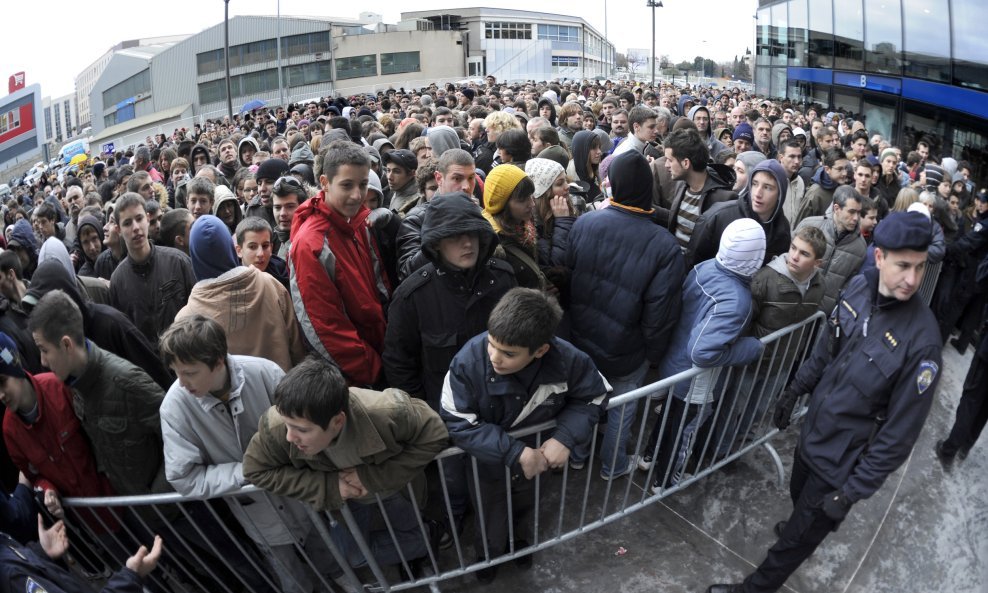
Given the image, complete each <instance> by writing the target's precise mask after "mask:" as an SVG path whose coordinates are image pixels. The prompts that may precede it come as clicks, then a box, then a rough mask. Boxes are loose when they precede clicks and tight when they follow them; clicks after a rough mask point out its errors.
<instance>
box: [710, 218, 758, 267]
mask: <svg viewBox="0 0 988 593" xmlns="http://www.w3.org/2000/svg"><path fill="white" fill-rule="evenodd" d="M764 260H765V231H764V230H763V229H762V225H760V224H758V223H757V222H755V221H754V220H752V219H750V218H739V219H738V220H735V221H734V222H732V223H731V224H729V225H727V228H726V229H724V234H723V235H721V236H720V249H719V250H718V251H717V261H718V262H720V265H722V266H724V267H725V268H727V269H728V270H730V271H732V272H734V273H735V274H739V275H741V276H745V277H747V278H750V277H751V276H754V275H755V272H757V271H758V270H759V268H761V267H762V263H763V262H764Z"/></svg>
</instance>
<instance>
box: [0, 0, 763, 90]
mask: <svg viewBox="0 0 988 593" xmlns="http://www.w3.org/2000/svg"><path fill="white" fill-rule="evenodd" d="M52 4H54V3H52ZM663 4H664V7H663V8H657V9H656V10H655V14H656V54H657V55H660V56H661V55H669V56H670V58H672V60H673V61H674V62H678V61H681V60H683V59H689V60H692V59H693V58H694V57H695V56H697V55H703V56H704V57H710V58H713V59H714V60H716V61H718V62H719V61H724V60H733V59H734V56H735V55H738V56H739V57H740V55H741V54H743V53H744V51H745V49H747V48H749V47H751V46H752V43H753V40H754V22H755V21H754V19H753V18H752V16H753V15H754V14H755V10H756V7H757V4H758V3H757V0H663ZM347 6H351V7H353V8H352V10H353V12H352V13H348V12H347V10H348V8H347ZM465 6H497V7H499V8H512V9H531V8H532V2H531V1H524V0H497V2H466V1H464V0H421V3H420V2H418V1H416V2H409V1H407V0H405V1H401V2H399V1H397V0H376V1H375V2H373V3H366V4H363V3H358V4H349V5H348V4H344V3H336V2H332V3H330V2H313V1H312V0H281V14H282V15H319V16H335V17H342V18H357V15H358V14H359V12H360V11H361V10H372V11H374V12H378V13H380V14H383V15H384V22H386V23H396V22H398V20H399V18H400V15H401V12H402V11H410V10H412V9H418V10H432V9H440V8H456V7H465ZM604 6H605V4H604V2H597V1H587V0H578V1H577V2H573V1H560V0H546V1H544V2H541V3H539V5H538V8H539V10H542V11H545V12H551V13H557V14H573V13H574V12H576V14H578V15H579V16H582V17H583V18H585V19H586V20H587V21H588V22H589V23H590V24H591V25H593V26H594V27H595V28H596V29H597V30H598V31H600V32H602V33H603V32H604ZM606 6H607V31H606V32H607V36H608V38H609V39H610V40H611V42H612V43H614V45H615V47H616V48H617V50H618V51H619V52H621V53H625V52H626V51H627V50H628V48H642V49H650V48H651V45H652V27H651V12H652V9H650V8H648V7H647V6H646V0H608V1H607V2H606ZM277 7H278V2H277V0H231V1H230V16H231V17H232V16H235V15H240V14H250V15H274V14H275V13H276V12H277V9H278V8H277ZM3 13H4V22H5V24H6V26H5V27H4V29H5V30H4V33H3V35H0V55H2V56H3V64H4V66H5V68H6V69H7V70H8V71H6V72H0V78H2V80H6V79H7V78H8V77H9V76H10V75H11V74H14V73H15V72H20V71H24V72H26V74H27V84H34V83H40V84H41V93H42V95H44V96H51V97H58V96H61V95H65V94H68V93H71V92H74V90H75V86H74V85H75V83H74V79H75V76H76V75H78V74H79V73H80V72H81V71H82V70H83V69H84V68H85V67H86V66H88V65H89V64H91V63H92V62H94V61H95V60H96V59H97V58H99V57H100V56H101V55H102V54H103V53H104V52H105V51H106V50H108V49H109V48H110V47H112V46H113V45H115V44H117V43H119V42H120V41H123V40H125V39H137V38H142V37H156V36H162V35H176V34H182V33H198V32H199V31H202V30H203V29H206V28H207V27H210V26H212V25H215V24H216V23H220V22H222V21H223V1H222V0H202V1H193V0H172V1H171V2H155V1H150V2H147V1H141V2H130V3H127V2H124V3H117V2H108V3H104V2H96V3H89V4H77V5H75V6H74V7H72V8H68V7H66V8H64V9H63V8H61V7H58V8H56V6H53V5H51V4H49V3H45V2H40V3H34V2H18V1H14V2H4V8H3ZM189 75H190V76H192V75H194V73H191V72H190V73H189ZM2 94H6V90H5V88H4V89H0V95H2Z"/></svg>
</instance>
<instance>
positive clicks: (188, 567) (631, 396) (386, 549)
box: [63, 313, 825, 593]
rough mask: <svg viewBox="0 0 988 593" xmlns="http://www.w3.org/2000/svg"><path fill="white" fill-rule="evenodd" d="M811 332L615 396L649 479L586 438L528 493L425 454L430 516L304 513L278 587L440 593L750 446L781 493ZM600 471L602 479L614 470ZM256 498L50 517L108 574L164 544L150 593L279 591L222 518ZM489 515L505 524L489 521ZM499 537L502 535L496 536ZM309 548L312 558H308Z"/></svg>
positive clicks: (674, 488)
mask: <svg viewBox="0 0 988 593" xmlns="http://www.w3.org/2000/svg"><path fill="white" fill-rule="evenodd" d="M824 320H825V316H824V315H823V314H822V313H817V314H815V315H813V316H812V317H811V318H809V319H807V320H806V321H804V322H802V323H799V324H795V325H792V326H790V327H787V328H784V329H782V330H779V331H777V332H775V333H773V334H771V335H769V336H766V337H765V338H763V339H762V342H763V344H764V345H765V350H764V354H763V356H762V357H761V358H760V359H759V360H758V361H756V362H755V363H752V364H750V365H748V366H746V367H732V368H726V367H725V368H716V369H699V368H693V369H690V370H688V371H685V372H682V373H679V374H678V375H675V376H673V377H669V378H666V379H663V380H661V381H658V382H656V383H653V384H650V385H647V386H645V387H642V388H640V389H637V390H635V391H633V392H630V393H626V394H624V395H620V396H617V397H614V398H613V399H612V400H611V401H610V403H609V409H614V408H622V411H623V409H624V407H625V406H634V407H635V408H637V414H638V416H637V420H636V421H635V424H634V425H633V426H632V431H633V434H632V436H631V438H630V443H633V444H634V450H635V451H636V452H637V453H638V454H646V453H651V454H652V456H653V458H654V461H655V463H653V465H652V466H651V467H650V468H649V470H648V471H640V470H635V471H633V472H632V474H631V475H630V476H624V477H620V478H615V479H612V480H604V479H602V477H601V476H599V475H598V467H599V462H600V459H598V457H599V456H598V455H597V454H596V452H597V448H598V434H597V432H596V431H595V432H594V435H593V438H592V441H591V446H590V458H589V460H588V462H587V464H586V467H585V468H584V469H582V470H573V469H571V468H569V467H564V468H563V469H562V470H557V471H553V470H550V471H548V472H546V473H543V474H541V475H539V476H537V477H535V478H534V479H533V480H531V481H526V480H525V479H524V478H523V477H521V478H519V477H517V476H514V477H513V476H512V475H511V470H510V469H509V468H503V472H504V474H503V476H499V475H494V476H492V475H491V472H490V466H484V467H486V471H485V469H484V467H482V464H479V463H478V461H477V460H476V459H474V458H471V457H468V456H465V454H464V453H463V452H462V451H461V450H459V449H456V448H450V449H447V450H446V451H444V452H442V453H441V454H440V455H438V456H437V458H436V461H435V467H430V468H427V471H426V474H427V477H428V479H429V481H430V488H431V496H430V497H429V498H430V503H429V504H426V505H424V506H423V505H420V504H419V503H418V502H417V501H416V498H415V495H414V493H413V490H412V487H411V485H408V486H407V487H406V489H407V492H405V493H404V495H405V496H402V497H401V500H397V499H394V498H393V497H388V498H382V497H381V496H380V495H378V496H376V501H375V502H374V503H372V504H369V505H361V504H356V503H354V502H353V501H351V502H349V503H348V504H347V505H346V506H344V507H343V508H341V509H339V510H338V511H331V512H324V513H319V512H316V511H314V510H313V509H312V508H309V507H306V513H307V515H308V517H307V518H308V519H309V522H310V524H311V525H310V527H311V529H310V532H309V534H308V536H307V537H304V536H305V534H302V533H294V534H293V535H294V536H295V541H294V543H293V544H292V545H293V546H294V552H295V556H294V557H293V559H294V560H297V561H298V564H297V566H301V567H302V568H301V569H298V568H296V572H295V573H293V574H292V575H291V578H292V579H294V580H295V582H296V583H297V584H298V585H299V587H298V589H297V590H299V591H301V590H307V589H304V588H305V587H306V586H309V587H310V588H311V584H318V585H321V587H320V590H326V591H328V590H336V591H340V590H343V591H385V592H388V591H405V590H408V589H412V588H416V587H428V588H429V589H430V590H432V591H439V585H440V584H441V583H442V582H444V581H447V580H450V579H454V578H457V577H461V576H464V575H466V574H468V573H472V572H475V571H478V570H481V569H487V568H492V567H494V566H495V565H500V564H503V563H505V562H508V561H511V560H515V561H519V563H524V562H525V561H526V560H528V559H527V558H526V556H528V555H530V554H532V553H534V552H537V551H540V550H545V549H547V548H549V547H552V546H554V545H557V544H559V543H562V542H565V541H568V540H571V539H574V538H577V537H580V536H581V535H582V534H584V533H586V532H587V531H590V530H593V529H596V528H598V527H601V526H603V525H607V524H608V523H612V522H614V521H617V520H619V519H621V518H622V517H625V516H627V515H630V514H632V513H634V512H636V511H638V510H639V509H642V508H644V507H646V506H649V505H651V504H654V503H656V502H658V501H660V500H662V499H664V498H666V497H668V496H670V495H672V494H674V493H676V492H678V491H680V490H682V489H684V488H687V487H689V486H690V485H692V484H694V483H696V482H698V481H700V480H703V479H704V478H706V477H707V476H709V475H710V474H711V473H713V472H715V471H717V470H718V469H720V468H721V467H723V466H724V465H726V464H729V463H732V462H733V461H735V460H737V459H738V458H740V457H741V456H742V455H745V454H747V453H750V452H751V451H753V450H754V449H756V448H759V447H760V448H763V449H764V450H765V451H767V453H768V454H769V455H770V458H771V459H772V460H773V463H774V465H775V467H776V470H777V475H778V480H779V487H780V488H781V487H783V485H784V468H783V465H782V461H781V459H780V458H779V455H778V453H777V452H776V451H775V449H774V448H773V447H772V445H771V443H770V440H771V439H772V438H773V437H774V436H775V435H776V434H777V433H778V430H777V429H775V427H774V426H773V424H772V415H773V410H774V404H775V402H776V400H777V398H778V396H779V393H780V392H781V391H782V389H783V388H784V386H785V385H786V384H787V383H788V380H789V378H790V377H791V376H792V374H793V373H794V372H795V370H796V369H797V368H798V367H799V365H800V364H801V363H802V362H803V361H804V360H805V358H806V357H807V356H808V352H809V349H810V346H811V342H813V341H814V340H815V338H814V336H817V335H819V333H820V331H819V330H820V329H821V328H822V327H823V325H824ZM677 384H679V387H680V388H682V387H683V386H684V385H687V384H688V386H689V389H690V393H692V394H694V395H698V396H699V397H698V401H704V402H706V403H701V404H698V405H695V406H692V407H691V411H692V412H693V414H692V418H697V417H700V418H706V421H705V422H703V423H702V428H701V429H700V430H699V431H698V432H696V433H694V434H693V436H692V437H691V438H687V439H684V438H683V436H684V434H688V433H687V431H686V430H685V429H686V427H687V426H689V425H690V424H691V423H690V420H691V419H692V418H687V415H686V414H683V415H681V416H680V415H677V414H676V413H675V412H672V409H673V408H674V407H680V406H678V405H677V406H674V405H671V404H672V402H671V401H670V398H672V397H676V395H674V394H673V393H672V391H671V390H672V389H673V388H674V387H675V386H677ZM803 413H805V409H798V411H797V413H796V416H801V415H802V414H803ZM553 428H554V424H553V423H551V422H550V423H545V424H542V425H539V426H532V427H528V428H526V429H525V430H522V431H518V432H513V433H512V434H513V435H514V436H516V437H518V438H524V439H526V440H527V441H528V442H529V443H530V445H531V446H534V447H538V446H539V445H540V444H541V443H542V441H543V440H545V439H547V438H549V437H551V434H552V430H553ZM652 430H655V431H657V436H658V438H657V439H656V444H655V445H654V446H653V447H652V448H651V450H649V448H648V446H647V443H648V436H649V435H650V431H652ZM670 431H674V433H675V435H676V436H675V438H674V439H671V440H670V439H666V436H667V435H671V434H673V432H670ZM619 436H620V435H619ZM619 442H620V439H619ZM663 442H666V443H672V444H673V445H674V449H673V451H674V452H675V453H674V454H671V455H665V456H663V457H662V458H660V457H659V455H658V453H659V449H660V448H661V447H662V445H663ZM615 456H616V453H615ZM666 457H667V458H666ZM595 462H596V463H595ZM609 465H610V466H611V467H613V465H614V459H613V458H612V460H611V463H610V464H609ZM457 466H458V467H460V468H461V469H465V470H466V475H467V479H468V480H469V482H470V483H469V484H468V485H467V486H468V488H467V489H466V490H468V491H469V494H468V498H467V497H466V496H467V495H464V492H465V491H466V490H464V485H463V484H462V483H460V482H458V481H457V480H456V479H455V476H456V475H457V473H456V471H457V470H456V467H457ZM451 468H452V471H450V470H451ZM499 471H501V470H500V469H497V470H495V472H494V473H495V474H497V473H498V472H499ZM447 476H453V478H452V479H447ZM653 483H657V484H658V485H657V487H656V488H655V489H654V491H653V490H652V489H651V488H650V487H649V485H651V484H653ZM259 492H261V491H260V490H258V489H257V488H255V487H252V486H250V487H246V488H244V489H243V490H242V491H240V492H238V493H237V494H233V495H228V496H224V497H222V499H212V500H206V501H196V500H192V499H189V498H186V497H183V496H181V495H178V494H169V495H153V496H131V497H115V498H86V499H82V498H75V499H66V500H65V501H64V503H63V506H64V507H65V509H66V523H67V525H68V526H69V527H70V529H71V531H72V532H73V545H74V546H76V547H78V546H79V545H80V542H82V545H83V546H89V547H90V553H89V555H93V556H97V557H100V558H102V562H103V563H104V564H105V566H106V567H108V568H109V569H110V570H116V569H118V568H119V567H120V566H122V565H123V563H124V561H125V560H126V558H127V557H128V556H129V555H131V554H133V553H134V551H135V550H136V548H137V545H138V544H136V543H134V542H137V541H138V540H140V541H143V542H147V541H149V539H150V535H149V534H150V533H160V534H161V535H162V536H163V537H164V538H165V539H166V542H165V546H166V547H165V553H164V555H163V559H162V562H161V563H160V564H159V568H158V569H157V570H155V572H154V573H152V575H151V576H150V577H149V579H150V582H149V583H148V587H147V588H148V590H150V591H155V592H158V591H160V592H169V593H184V592H198V591H207V590H208V591H217V592H224V593H237V592H239V591H251V592H260V591H283V590H291V587H286V586H285V585H284V584H283V582H284V581H283V582H282V584H281V585H279V581H278V578H277V577H276V576H274V574H275V573H274V571H273V570H272V567H273V566H275V565H276V564H278V563H279V562H281V560H279V557H277V555H275V554H274V553H273V551H272V550H273V548H270V547H268V546H266V545H265V544H263V543H261V544H257V545H255V544H254V543H253V542H252V541H251V539H250V538H248V537H245V535H244V531H243V529H242V528H241V525H240V524H239V523H238V522H237V521H235V520H233V519H232V517H230V516H227V513H228V512H229V510H230V509H229V508H228V506H227V505H229V507H238V506H242V505H244V504H245V502H244V498H243V497H244V495H246V494H255V495H256V494H257V493H259ZM399 494H401V493H399ZM264 496H265V497H266V498H267V500H268V501H269V502H270V503H271V504H274V505H275V506H276V507H278V508H279V509H283V508H284V507H283V506H279V505H283V504H284V500H283V499H279V498H278V497H276V496H271V495H269V494H266V493H265V494H264ZM466 500H469V501H470V502H471V503H472V506H473V520H472V521H471V520H469V519H464V518H463V517H462V516H459V515H458V513H457V510H456V509H454V506H453V505H454V504H462V503H464V502H465V501H466ZM395 502H397V503H399V504H397V505H395V504H394V503H395ZM223 503H225V504H223ZM254 504H257V503H256V502H254ZM495 507H496V508H499V509H501V510H500V511H499V512H500V513H502V515H505V514H506V517H508V518H511V517H514V518H515V520H510V519H506V520H502V521H501V522H500V523H499V522H498V521H497V520H496V517H495V514H496V513H495V511H494V509H495ZM523 515H524V519H523V518H522V516H523ZM453 516H457V519H454V520H453V522H452V523H453V524H452V525H447V530H446V533H447V534H448V535H449V536H450V537H449V538H448V539H449V540H451V541H447V542H446V545H445V546H442V545H439V538H438V537H437V536H438V535H439V533H438V532H437V530H436V529H435V525H436V524H437V521H438V522H445V523H447V524H448V523H450V521H449V520H448V519H445V518H446V517H453ZM282 519H283V520H284V519H285V517H284V516H282ZM505 523H506V525H505ZM494 532H496V533H499V534H501V536H502V537H501V541H492V539H491V538H492V534H493V533H494ZM505 533H506V536H507V537H503V536H504V534H505ZM471 540H472V541H473V542H474V543H473V545H471V544H470V543H469V542H470V541H471ZM478 542H479V543H478ZM500 546H504V549H503V550H502V549H500ZM317 548H319V549H321V550H322V551H318V552H317V551H315V550H316V549H317ZM280 558H284V557H283V556H282V557H280ZM92 562H93V561H90V563H92ZM281 566H282V567H283V566H284V564H282V565H281ZM302 573H304V574H302ZM305 583H309V584H308V585H307V584H305Z"/></svg>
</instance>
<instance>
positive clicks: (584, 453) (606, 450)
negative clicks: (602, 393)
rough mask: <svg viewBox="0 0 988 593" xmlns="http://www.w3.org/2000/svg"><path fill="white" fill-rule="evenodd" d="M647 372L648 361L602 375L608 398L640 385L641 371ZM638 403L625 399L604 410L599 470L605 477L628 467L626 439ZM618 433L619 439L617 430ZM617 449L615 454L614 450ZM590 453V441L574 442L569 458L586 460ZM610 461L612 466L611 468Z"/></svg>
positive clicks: (642, 372) (643, 376) (629, 434)
mask: <svg viewBox="0 0 988 593" xmlns="http://www.w3.org/2000/svg"><path fill="white" fill-rule="evenodd" d="M647 372H648V362H647V361H646V362H643V363H642V365H641V366H640V367H639V368H637V369H635V370H634V371H632V372H631V373H629V374H627V375H622V376H617V377H612V376H606V375H605V378H606V379H607V382H608V383H610V384H611V388H612V391H611V397H616V396H618V395H622V394H625V393H628V392H631V391H634V390H635V389H638V388H639V387H641V386H642V383H643V382H644V381H645V374H646V373H647ZM638 404H639V402H637V401H635V402H628V403H627V404H626V405H624V406H617V407H614V408H611V409H610V410H608V411H607V430H606V432H604V440H603V442H602V443H601V445H600V455H601V472H602V473H603V474H604V475H605V476H609V475H611V474H612V473H614V472H620V471H622V470H624V469H625V468H626V467H628V463H629V462H630V459H629V458H628V452H627V451H628V440H629V439H630V438H631V427H632V425H634V422H635V414H636V413H637V412H638ZM619 432H620V438H619V435H618V433H619ZM615 451H617V457H616V458H615V457H614V452H615ZM589 455H590V443H589V442H587V443H583V444H579V445H577V446H576V447H575V448H574V449H573V453H572V455H571V456H572V458H573V460H574V461H586V459H587V457H589ZM612 463H613V467H612Z"/></svg>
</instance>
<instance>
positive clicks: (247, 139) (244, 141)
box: [237, 136, 261, 167]
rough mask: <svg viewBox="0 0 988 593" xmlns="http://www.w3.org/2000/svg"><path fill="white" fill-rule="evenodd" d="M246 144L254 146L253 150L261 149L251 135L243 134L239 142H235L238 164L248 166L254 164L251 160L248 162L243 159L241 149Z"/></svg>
mask: <svg viewBox="0 0 988 593" xmlns="http://www.w3.org/2000/svg"><path fill="white" fill-rule="evenodd" d="M248 144H249V145H251V146H253V147H254V152H257V151H259V150H261V147H260V146H259V145H258V144H257V140H256V139H255V138H254V137H253V136H244V137H243V139H241V140H240V144H237V160H239V161H240V165H241V166H243V167H249V166H251V165H253V164H254V163H253V162H250V163H248V162H247V161H245V160H244V152H243V149H244V146H246V145H248Z"/></svg>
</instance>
